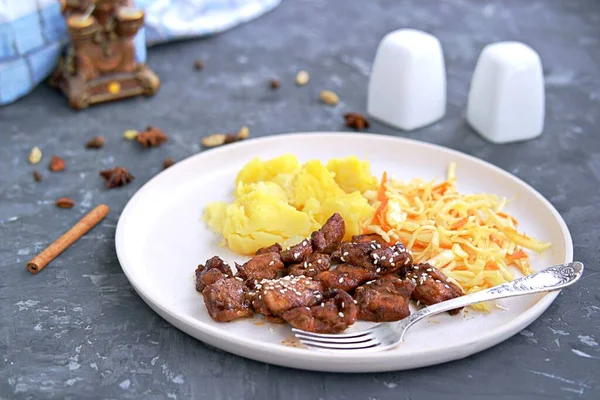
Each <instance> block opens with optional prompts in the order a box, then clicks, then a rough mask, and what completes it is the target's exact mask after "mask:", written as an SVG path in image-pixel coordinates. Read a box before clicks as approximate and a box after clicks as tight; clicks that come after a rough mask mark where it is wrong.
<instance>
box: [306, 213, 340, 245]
mask: <svg viewBox="0 0 600 400" xmlns="http://www.w3.org/2000/svg"><path fill="white" fill-rule="evenodd" d="M345 234H346V225H345V223H344V219H343V218H342V216H341V215H340V214H338V213H335V214H333V215H332V216H331V217H329V219H328V220H327V221H326V222H325V224H324V225H323V226H322V227H321V229H319V230H318V231H315V232H313V233H312V235H311V241H312V247H313V250H314V251H317V252H319V253H325V254H331V253H332V252H333V251H334V250H336V249H337V248H338V247H339V246H340V243H342V240H343V239H344V235H345Z"/></svg>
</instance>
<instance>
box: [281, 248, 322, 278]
mask: <svg viewBox="0 0 600 400" xmlns="http://www.w3.org/2000/svg"><path fill="white" fill-rule="evenodd" d="M330 266H331V260H330V258H329V255H327V254H323V253H312V254H311V255H310V256H308V257H307V258H306V261H303V262H301V263H298V264H292V265H290V266H289V268H288V270H287V274H288V275H294V276H300V275H304V276H308V277H314V276H316V275H317V274H319V273H321V272H323V271H328V270H329V267H330Z"/></svg>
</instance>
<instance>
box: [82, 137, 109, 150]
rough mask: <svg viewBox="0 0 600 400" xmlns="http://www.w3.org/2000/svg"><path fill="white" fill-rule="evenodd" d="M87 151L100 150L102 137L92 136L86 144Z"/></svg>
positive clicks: (102, 143)
mask: <svg viewBox="0 0 600 400" xmlns="http://www.w3.org/2000/svg"><path fill="white" fill-rule="evenodd" d="M85 147H86V148H88V149H101V148H102V147H104V138H103V137H102V136H94V137H93V138H91V139H90V140H89V141H88V142H87V143H86V144H85Z"/></svg>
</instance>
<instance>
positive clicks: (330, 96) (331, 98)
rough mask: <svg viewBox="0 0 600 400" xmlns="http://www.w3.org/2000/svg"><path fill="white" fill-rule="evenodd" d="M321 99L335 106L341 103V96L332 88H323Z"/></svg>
mask: <svg viewBox="0 0 600 400" xmlns="http://www.w3.org/2000/svg"><path fill="white" fill-rule="evenodd" d="M319 100H321V101H322V102H323V103H325V104H327V105H330V106H335V105H336V104H337V103H339V101H340V98H339V97H338V95H337V94H335V93H334V92H332V91H331V90H323V91H321V94H320V95H319Z"/></svg>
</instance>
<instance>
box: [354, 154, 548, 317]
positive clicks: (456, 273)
mask: <svg viewBox="0 0 600 400" xmlns="http://www.w3.org/2000/svg"><path fill="white" fill-rule="evenodd" d="M365 196H367V197H368V198H369V199H370V200H371V202H372V203H373V204H374V205H375V206H376V207H377V208H376V211H375V214H374V216H373V218H372V219H371V221H370V222H368V223H367V224H365V226H364V232H365V233H377V234H379V235H381V236H382V237H383V238H384V239H385V240H387V241H389V242H395V241H397V240H400V241H401V242H402V243H403V244H404V245H405V246H406V247H407V248H408V249H410V250H411V251H412V254H413V258H414V260H415V263H418V262H429V263H430V264H432V265H433V266H435V267H436V268H438V269H440V270H441V271H442V272H443V273H444V274H445V275H446V276H447V277H448V278H450V279H452V280H453V281H454V282H455V283H457V284H459V285H460V286H461V287H462V288H463V290H464V291H465V292H466V293H472V292H477V291H479V290H482V289H486V288H489V287H492V286H496V285H499V284H502V283H505V282H508V281H511V280H513V279H514V275H513V272H512V271H511V270H512V269H513V268H516V269H518V270H519V271H520V272H521V273H523V274H524V275H527V274H530V273H532V272H533V271H532V269H531V267H530V262H529V256H528V254H527V253H526V252H525V251H524V250H525V249H529V250H533V251H536V252H542V251H544V250H546V249H547V248H549V247H550V243H544V242H540V241H538V240H536V239H533V238H531V237H528V236H526V235H524V234H522V233H519V231H518V230H517V228H518V221H517V220H516V219H515V218H514V217H512V216H510V215H509V214H507V213H505V212H504V211H503V209H504V207H505V205H506V202H507V200H506V198H499V197H498V196H495V195H492V194H485V193H483V194H461V193H459V192H458V190H457V189H456V165H455V164H451V165H450V166H449V168H448V174H447V179H446V180H445V181H444V182H441V183H436V182H435V181H432V182H426V181H424V180H422V179H413V180H410V181H408V182H400V181H396V180H394V179H391V180H388V176H387V174H386V173H384V174H383V177H382V179H381V183H380V186H379V189H378V190H377V191H370V192H367V193H365ZM475 308H476V309H479V310H486V311H489V310H490V309H491V306H490V304H487V303H482V304H478V305H475Z"/></svg>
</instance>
